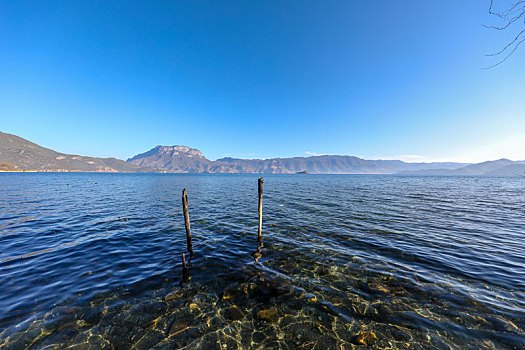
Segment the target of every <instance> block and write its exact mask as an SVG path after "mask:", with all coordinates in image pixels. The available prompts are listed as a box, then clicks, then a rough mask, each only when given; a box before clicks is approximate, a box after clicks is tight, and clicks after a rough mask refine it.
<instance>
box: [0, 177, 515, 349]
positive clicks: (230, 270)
mask: <svg viewBox="0 0 525 350" xmlns="http://www.w3.org/2000/svg"><path fill="white" fill-rule="evenodd" d="M183 188H187V190H188V197H189V208H190V218H191V223H192V234H193V245H194V251H195V255H194V257H193V259H192V261H191V263H190V264H189V266H188V272H187V273H186V274H183V273H182V266H181V265H182V264H181V255H182V253H183V252H185V250H186V242H185V231H184V221H183V216H182V206H181V191H182V189H183ZM524 190H525V179H524V178H497V177H494V178H490V177H408V176H406V177H403V176H378V175H375V176H359V175H341V176H337V175H327V176H324V175H266V176H265V182H264V204H263V206H264V210H263V213H264V225H263V245H262V246H259V247H258V243H257V176H255V175H173V174H0V286H1V287H0V348H6V349H11V348H13V349H15V348H16V349H18V348H28V347H29V348H39V349H41V348H45V349H48V348H65V347H68V346H69V347H73V348H86V349H87V348H93V349H94V348H117V349H119V348H131V347H134V348H135V349H148V348H183V347H186V348H188V349H194V348H204V349H213V348H217V349H232V348H276V349H278V348H283V349H313V348H315V349H352V348H360V347H362V348H365V347H376V348H402V349H403V348H410V349H413V348H416V349H418V348H421V349H428V348H440V349H448V348H460V349H461V348H476V349H492V348H498V349H499V348H511V349H512V348H517V349H520V348H525V192H524ZM258 250H259V251H260V253H261V257H260V258H259V259H258V262H256V261H255V260H254V258H253V253H254V252H256V251H258Z"/></svg>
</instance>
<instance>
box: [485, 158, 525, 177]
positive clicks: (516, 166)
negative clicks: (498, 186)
mask: <svg viewBox="0 0 525 350" xmlns="http://www.w3.org/2000/svg"><path fill="white" fill-rule="evenodd" d="M484 175H489V176H516V175H522V176H525V162H523V161H522V162H515V163H513V164H510V165H507V166H504V167H503V168H498V169H495V170H491V171H488V172H486V173H484Z"/></svg>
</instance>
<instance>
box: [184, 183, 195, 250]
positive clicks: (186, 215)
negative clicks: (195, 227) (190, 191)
mask: <svg viewBox="0 0 525 350" xmlns="http://www.w3.org/2000/svg"><path fill="white" fill-rule="evenodd" d="M182 211H183V212H184V225H185V226H186V244H187V246H188V252H189V253H190V260H191V258H192V256H193V245H192V244H191V229H190V214H189V213H188V195H187V194H186V189H183V190H182Z"/></svg>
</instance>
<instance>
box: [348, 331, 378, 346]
mask: <svg viewBox="0 0 525 350" xmlns="http://www.w3.org/2000/svg"><path fill="white" fill-rule="evenodd" d="M376 340H377V336H376V335H375V333H374V332H372V331H362V332H360V333H359V334H357V335H356V336H355V337H353V338H352V343H354V344H356V345H367V346H372V345H374V343H375V341H376Z"/></svg>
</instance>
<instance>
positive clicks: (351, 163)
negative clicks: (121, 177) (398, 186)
mask: <svg viewBox="0 0 525 350" xmlns="http://www.w3.org/2000/svg"><path fill="white" fill-rule="evenodd" d="M127 161H128V162H130V163H133V164H136V165H140V166H149V167H155V168H158V169H162V170H166V171H173V172H183V173H272V174H295V173H296V172H300V171H307V172H309V173H312V174H392V173H397V172H399V171H403V170H421V169H435V168H448V169H455V168H458V167H462V166H464V165H465V164H464V163H405V162H402V161H400V160H366V159H361V158H358V157H353V156H336V155H326V156H315V157H294V158H273V159H238V158H221V159H217V160H215V161H211V160H209V159H206V157H204V156H203V154H202V153H201V152H200V151H199V150H197V149H194V148H189V147H186V146H156V147H155V148H153V149H151V150H149V151H148V152H145V153H142V154H139V155H136V156H134V157H133V158H130V159H128V160H127Z"/></svg>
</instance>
